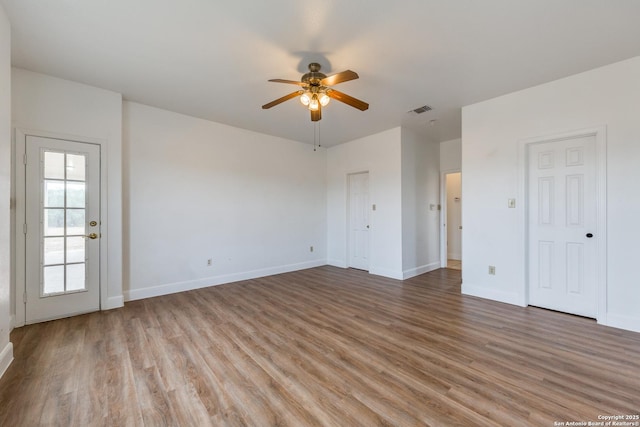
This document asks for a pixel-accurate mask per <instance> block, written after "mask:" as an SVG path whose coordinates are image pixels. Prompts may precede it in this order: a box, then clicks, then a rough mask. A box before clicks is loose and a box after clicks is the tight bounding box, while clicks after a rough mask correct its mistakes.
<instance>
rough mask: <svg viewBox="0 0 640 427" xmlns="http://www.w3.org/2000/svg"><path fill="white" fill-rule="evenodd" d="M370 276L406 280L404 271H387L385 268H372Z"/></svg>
mask: <svg viewBox="0 0 640 427" xmlns="http://www.w3.org/2000/svg"><path fill="white" fill-rule="evenodd" d="M369 274H375V275H376V276H383V277H388V278H389V279H396V280H403V279H404V274H403V273H402V271H395V270H387V269H385V268H372V269H371V270H369Z"/></svg>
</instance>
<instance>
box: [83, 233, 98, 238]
mask: <svg viewBox="0 0 640 427" xmlns="http://www.w3.org/2000/svg"><path fill="white" fill-rule="evenodd" d="M84 237H88V238H90V239H97V238H98V235H97V234H96V233H91V234H89V235H86V236H84Z"/></svg>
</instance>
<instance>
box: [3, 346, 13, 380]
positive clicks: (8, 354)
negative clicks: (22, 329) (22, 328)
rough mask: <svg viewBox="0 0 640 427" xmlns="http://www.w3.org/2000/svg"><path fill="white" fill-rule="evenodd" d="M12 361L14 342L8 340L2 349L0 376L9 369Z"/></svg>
mask: <svg viewBox="0 0 640 427" xmlns="http://www.w3.org/2000/svg"><path fill="white" fill-rule="evenodd" d="M11 362H13V344H12V343H11V342H8V343H7V345H5V346H4V348H3V349H2V351H0V378H1V377H2V376H3V375H4V373H5V372H6V371H7V368H8V367H9V365H11Z"/></svg>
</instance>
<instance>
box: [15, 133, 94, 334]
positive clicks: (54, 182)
mask: <svg viewBox="0 0 640 427" xmlns="http://www.w3.org/2000/svg"><path fill="white" fill-rule="evenodd" d="M25 151H26V153H25V154H26V155H25V165H26V166H25V193H26V194H25V225H24V231H25V295H24V301H25V322H26V323H27V324H29V323H36V322H39V321H45V320H50V319H56V318H61V317H68V316H71V315H75V314H80V313H86V312H90V311H96V310H99V308H100V283H99V273H100V265H99V262H100V253H99V251H100V245H99V238H100V147H99V146H98V145H94V144H87V143H81V142H74V141H66V140H61V139H54V138H43V137H36V136H27V137H26V141H25Z"/></svg>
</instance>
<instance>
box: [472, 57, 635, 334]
mask: <svg viewBox="0 0 640 427" xmlns="http://www.w3.org/2000/svg"><path fill="white" fill-rule="evenodd" d="M638 76H640V57H636V58H633V59H630V60H627V61H623V62H619V63H616V64H612V65H609V66H606V67H602V68H598V69H595V70H592V71H588V72H585V73H581V74H578V75H575V76H571V77H568V78H565V79H561V80H557V81H554V82H551V83H548V84H544V85H541V86H537V87H534V88H530V89H526V90H523V91H519V92H515V93H512V94H509V95H506V96H502V97H499V98H496V99H492V100H489V101H486V102H482V103H478V104H475V105H471V106H467V107H465V108H463V111H462V141H463V144H462V164H463V168H464V170H463V184H462V186H463V195H464V204H463V228H464V241H463V259H464V262H465V268H464V272H465V275H464V283H463V292H464V293H467V294H473V295H478V296H484V297H488V298H493V299H497V300H502V301H505V302H511V303H514V304H523V303H524V301H525V300H526V299H525V297H526V295H525V293H526V292H525V282H524V281H525V259H524V249H523V247H524V230H525V226H524V210H523V209H524V203H523V201H522V200H519V201H518V204H517V206H518V207H517V209H508V208H507V199H508V198H511V197H517V196H518V195H520V194H519V188H520V184H519V183H520V181H521V177H522V176H523V171H522V167H523V166H522V164H520V163H519V161H520V160H519V154H518V153H519V151H518V149H519V145H520V141H522V140H523V139H526V138H529V137H537V136H541V135H551V134H556V133H561V132H565V131H572V130H579V129H585V128H591V127H594V126H602V125H604V126H606V133H607V136H606V138H607V173H606V179H607V189H608V195H607V206H606V212H607V235H606V236H605V238H606V242H607V248H608V249H607V252H608V254H607V272H606V273H607V307H608V311H607V313H605V314H604V315H603V316H600V315H599V319H598V320H599V322H601V323H604V324H608V325H611V326H617V327H621V328H625V329H630V330H636V331H640V310H639V309H638V307H640V286H638V279H637V270H636V268H635V264H636V262H637V255H638V246H637V245H638V238H637V237H638V236H640V222H638V218H639V217H640V196H639V195H638V194H639V193H638V184H637V183H638V182H639V181H640V168H639V167H638V162H639V161H640V119H639V114H640V79H639V78H638ZM488 265H495V266H496V275H495V276H489V275H488V274H487V266H488Z"/></svg>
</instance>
